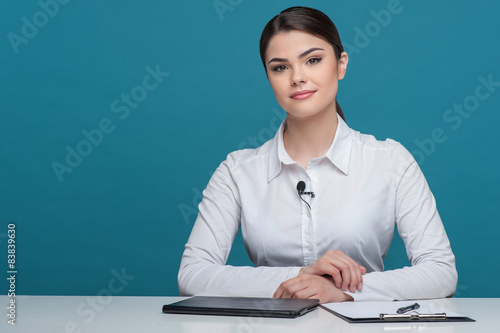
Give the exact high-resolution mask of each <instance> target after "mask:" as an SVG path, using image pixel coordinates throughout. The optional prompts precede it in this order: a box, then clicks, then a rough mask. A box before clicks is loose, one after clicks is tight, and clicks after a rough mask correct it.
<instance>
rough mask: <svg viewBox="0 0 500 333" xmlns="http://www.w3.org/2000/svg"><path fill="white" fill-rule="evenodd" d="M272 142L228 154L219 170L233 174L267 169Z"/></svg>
mask: <svg viewBox="0 0 500 333" xmlns="http://www.w3.org/2000/svg"><path fill="white" fill-rule="evenodd" d="M272 142H273V140H269V141H267V142H266V143H264V144H263V145H262V146H260V147H258V148H248V149H241V150H236V151H233V152H231V153H229V154H228V155H227V157H226V159H225V160H224V161H223V162H222V163H221V165H220V166H219V169H221V168H223V169H226V170H227V171H229V172H235V171H238V170H241V169H248V168H250V169H253V170H255V171H256V170H258V169H262V168H267V166H268V164H269V155H270V154H271V150H272Z"/></svg>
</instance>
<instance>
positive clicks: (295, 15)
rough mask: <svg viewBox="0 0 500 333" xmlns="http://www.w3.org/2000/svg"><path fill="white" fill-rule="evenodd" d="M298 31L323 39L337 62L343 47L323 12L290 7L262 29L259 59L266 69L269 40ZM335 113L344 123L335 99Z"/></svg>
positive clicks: (307, 8) (335, 28) (337, 34)
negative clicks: (279, 34) (275, 36)
mask: <svg viewBox="0 0 500 333" xmlns="http://www.w3.org/2000/svg"><path fill="white" fill-rule="evenodd" d="M292 30H300V31H304V32H307V33H310V34H311V35H314V36H316V37H318V38H321V39H323V40H324V41H326V42H327V43H329V44H330V45H331V46H332V47H333V51H334V53H335V57H336V58H337V61H338V60H339V59H340V54H341V53H342V52H344V47H343V46H342V43H341V41H340V36H339V32H338V31H337V27H336V26H335V24H333V22H332V20H330V18H329V17H328V16H327V15H326V14H324V13H323V12H321V11H319V10H317V9H314V8H309V7H291V8H288V9H285V10H284V11H282V12H281V13H280V14H279V15H276V16H275V17H273V18H272V19H271V20H270V21H269V22H268V23H267V24H266V26H265V27H264V30H263V31H262V35H261V36H260V58H261V59H262V64H263V65H264V68H266V60H265V55H266V50H267V46H268V45H269V41H270V40H271V38H272V37H273V36H274V35H276V34H278V33H280V32H289V31H292ZM335 103H336V108H337V113H338V114H339V116H340V117H341V118H342V119H343V120H344V121H345V117H344V113H343V112H342V109H341V108H340V105H339V103H338V102H337V100H336V99H335Z"/></svg>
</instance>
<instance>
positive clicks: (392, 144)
mask: <svg viewBox="0 0 500 333" xmlns="http://www.w3.org/2000/svg"><path fill="white" fill-rule="evenodd" d="M351 134H352V135H351V137H352V141H353V152H355V151H358V152H359V153H361V154H364V155H370V154H374V155H379V156H384V157H385V158H387V161H388V162H392V163H391V164H393V165H394V166H398V168H401V167H405V166H406V167H407V166H409V165H410V164H411V163H413V162H414V161H415V159H414V158H413V156H412V155H411V153H410V152H409V151H408V150H407V149H406V148H405V147H404V146H403V145H402V144H401V143H400V142H398V141H396V140H393V139H390V138H386V139H385V140H378V139H377V138H375V136H373V135H370V134H363V133H360V132H359V131H356V130H353V129H351Z"/></svg>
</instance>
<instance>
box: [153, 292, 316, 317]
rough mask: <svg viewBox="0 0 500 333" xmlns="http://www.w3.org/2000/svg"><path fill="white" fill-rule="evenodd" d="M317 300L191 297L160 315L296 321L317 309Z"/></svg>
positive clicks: (164, 308) (170, 305)
mask: <svg viewBox="0 0 500 333" xmlns="http://www.w3.org/2000/svg"><path fill="white" fill-rule="evenodd" d="M318 304H319V300H317V299H291V298H264V297H221V296H193V297H191V298H188V299H185V300H182V301H179V302H175V303H172V304H166V305H164V306H163V308H162V312H164V313H173V314H197V315H216V316H240V317H273V318H297V317H300V316H302V315H304V314H306V313H308V312H310V311H312V310H314V309H315V308H317V307H318Z"/></svg>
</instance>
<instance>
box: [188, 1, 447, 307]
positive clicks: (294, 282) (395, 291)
mask: <svg viewBox="0 0 500 333" xmlns="http://www.w3.org/2000/svg"><path fill="white" fill-rule="evenodd" d="M260 52H261V57H262V62H263V64H264V68H265V71H266V75H267V77H268V79H269V82H270V84H271V86H272V88H273V91H274V94H275V96H276V99H277V101H278V103H279V104H280V106H281V107H282V108H283V109H284V110H285V111H286V113H287V116H286V119H285V121H284V122H283V123H282V125H281V127H280V128H279V130H278V132H277V133H276V136H275V137H274V139H272V140H270V141H268V142H266V143H265V144H264V145H263V146H261V147H260V148H257V149H246V150H241V151H236V152H233V153H231V154H229V155H228V157H227V159H226V160H225V161H224V162H222V164H221V165H220V166H219V167H218V169H217V170H216V171H215V173H214V175H213V176H212V178H211V180H210V182H209V184H208V186H207V188H206V190H205V191H204V197H203V200H202V202H201V203H200V205H199V215H198V218H197V220H196V222H195V225H194V227H193V230H192V233H191V236H190V238H189V240H188V243H187V244H186V248H185V251H184V254H183V257H182V262H181V267H180V271H179V276H178V281H179V289H180V293H181V295H193V294H202V293H204V294H226V295H227V294H231V295H259V296H268V297H270V296H273V297H283V298H290V297H293V298H317V299H319V300H320V302H322V303H325V302H341V301H347V300H356V301H358V300H406V299H422V298H439V297H446V296H451V295H453V293H454V292H455V288H456V283H457V271H456V268H455V257H454V255H453V253H452V251H451V248H450V243H449V240H448V238H447V236H446V232H445V230H444V227H443V224H442V222H441V219H440V217H439V214H438V212H437V210H436V203H435V200H434V197H433V195H432V193H431V191H430V189H429V187H428V185H427V182H426V180H425V178H424V176H423V174H422V172H421V171H420V168H419V166H418V164H417V163H416V162H415V160H414V158H413V157H412V156H411V154H410V153H409V152H408V151H407V150H406V149H405V148H404V147H403V146H401V144H399V143H398V142H395V141H393V140H390V139H387V140H385V141H377V140H376V139H375V138H374V137H373V136H370V135H365V134H361V133H359V132H357V131H354V130H352V129H350V128H349V127H348V126H347V124H346V122H345V119H344V115H343V113H342V110H341V109H340V106H339V105H338V103H337V101H336V96H337V90H338V82H339V80H342V78H343V77H344V75H345V73H346V69H347V63H348V55H347V54H346V53H345V52H344V49H343V47H342V44H341V42H340V37H339V35H338V32H337V29H336V27H335V25H334V24H333V22H332V21H331V20H330V19H329V18H328V17H327V16H326V15H325V14H323V13H322V12H320V11H318V10H315V9H312V8H306V7H292V8H289V9H287V10H285V11H283V12H281V13H280V15H277V16H275V17H274V18H273V19H272V20H271V21H270V22H269V23H268V24H267V25H266V27H265V28H264V31H263V32H262V36H261V40H260ZM395 225H397V227H398V231H399V233H400V236H401V238H402V239H403V241H404V243H405V246H406V252H407V255H408V258H409V260H410V262H411V267H405V268H402V269H397V270H392V271H384V264H383V261H384V258H385V256H386V254H387V251H388V249H389V246H390V244H391V241H392V238H393V234H394V226H395ZM239 227H241V230H242V235H243V240H244V243H245V246H246V250H247V253H248V255H249V256H250V259H251V260H252V261H253V263H254V264H255V266H256V267H233V266H228V265H226V260H227V258H228V255H229V252H230V250H231V246H232V243H233V240H234V237H235V235H236V233H237V232H238V228H239Z"/></svg>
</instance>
